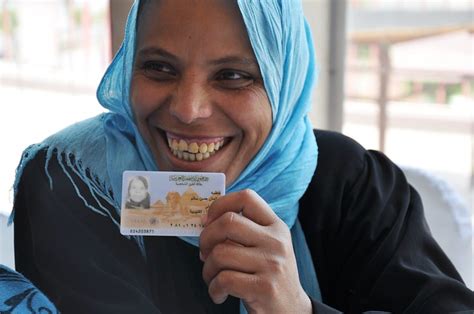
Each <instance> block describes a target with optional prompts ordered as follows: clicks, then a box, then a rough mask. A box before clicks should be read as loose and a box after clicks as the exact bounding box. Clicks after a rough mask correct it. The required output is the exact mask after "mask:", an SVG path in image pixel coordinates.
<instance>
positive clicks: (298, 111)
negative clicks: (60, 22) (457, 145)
mask: <svg viewBox="0 0 474 314" xmlns="http://www.w3.org/2000/svg"><path fill="white" fill-rule="evenodd" d="M137 22H139V23H138V24H137ZM125 34H126V35H125V39H124V42H123V45H122V47H121V49H120V51H119V52H118V53H117V55H116V57H115V59H114V61H113V62H112V64H111V65H110V67H109V69H108V70H107V72H106V73H105V75H104V78H103V79H102V82H101V84H100V86H99V88H98V93H97V95H98V99H99V101H100V103H101V105H102V106H103V107H105V108H107V109H108V110H109V112H107V113H105V114H103V115H100V116H97V117H94V118H91V119H89V120H86V121H83V122H80V123H78V124H75V125H73V126H71V127H69V128H67V129H65V130H63V131H61V132H59V133H57V134H54V135H53V136H51V137H49V138H48V139H46V140H45V141H44V142H42V143H40V144H37V145H33V146H31V147H29V148H28V149H27V150H26V151H25V152H24V154H23V158H22V161H21V163H20V166H19V168H18V172H17V179H16V184H15V186H16V188H15V216H14V220H15V253H16V262H17V265H16V266H17V270H18V271H19V272H21V273H22V274H23V275H25V277H26V278H28V279H29V280H31V281H32V282H33V283H34V284H35V285H36V286H38V287H39V289H41V290H42V291H43V292H44V293H45V294H46V295H47V296H48V297H49V298H50V299H51V301H52V302H53V303H54V305H55V306H56V307H57V308H58V309H59V310H61V311H62V312H66V313H69V312H71V313H76V312H77V313H246V312H250V313H339V312H338V310H342V311H344V312H347V313H361V312H364V311H371V310H382V311H391V312H417V313H418V312H426V313H432V312H435V311H438V312H449V311H453V310H460V311H461V310H468V309H472V308H474V304H473V300H474V298H473V293H472V291H470V290H469V289H467V288H466V287H465V285H464V284H463V282H462V280H461V278H460V277H459V274H458V273H457V272H456V270H455V269H454V267H453V266H452V264H451V263H450V261H449V260H448V259H447V258H446V256H445V255H444V254H443V252H442V251H441V250H440V248H439V246H438V245H437V244H436V242H435V241H434V240H433V238H432V237H431V235H430V233H429V230H428V227H427V226H426V223H425V221H424V216H423V208H422V205H421V201H420V198H419V196H418V194H417V193H416V191H415V190H414V189H413V188H412V187H411V186H409V185H408V183H407V181H406V179H405V177H404V175H403V173H402V172H401V171H400V169H399V168H397V167H396V166H395V165H394V164H393V163H392V162H391V161H390V160H388V159H387V158H386V157H385V156H384V155H383V154H381V153H378V152H374V151H366V150H365V149H363V148H362V147H361V146H360V145H358V144H357V143H355V142H354V141H352V140H350V139H348V138H346V137H344V136H342V135H338V134H335V133H331V132H325V131H314V130H313V129H312V126H311V124H310V122H309V118H308V111H309V106H310V104H309V100H310V91H311V89H312V86H313V83H314V80H315V77H316V72H315V59H314V51H313V43H312V39H311V34H310V32H309V30H308V27H307V24H306V22H305V19H304V17H303V15H302V9H301V5H300V4H299V3H298V2H297V1H293V0H269V1H257V0H255V1H251V0H238V1H230V0H229V1H222V0H199V1H192V2H191V1H189V0H160V1H146V2H143V3H140V2H139V1H137V2H136V3H135V4H134V6H133V7H132V10H131V12H130V15H129V19H128V22H127V26H126V32H125ZM316 140H317V141H316ZM316 166H317V167H316ZM125 170H146V171H155V170H167V171H190V172H193V171H199V172H210V171H212V172H221V173H224V174H225V175H226V195H222V196H219V198H217V199H216V200H214V201H213V203H212V204H211V205H210V207H209V209H208V214H207V216H204V217H202V224H203V225H204V228H203V230H202V233H201V235H200V237H199V238H197V237H152V236H133V237H128V236H123V235H121V234H120V231H119V226H120V223H119V221H120V213H121V204H120V201H121V200H122V191H125V192H124V193H128V195H127V196H125V197H124V199H125V200H127V201H129V202H130V206H131V207H132V206H137V208H144V207H145V205H148V202H149V200H148V199H147V196H149V195H148V194H147V193H148V192H149V190H148V189H153V187H151V186H148V183H147V181H146V179H144V180H141V179H140V178H139V177H135V178H134V179H132V180H131V181H129V182H127V184H129V185H128V186H126V187H128V189H122V173H123V172H124V171H125ZM147 191H148V192H147ZM174 196H176V197H173V201H176V199H177V197H178V196H179V195H174ZM161 205H163V203H162V204H161ZM161 208H163V206H161ZM135 209H136V208H135ZM132 210H133V209H132ZM0 282H1V281H0ZM21 282H22V283H25V282H26V280H22V281H21ZM0 288H1V286H0ZM31 289H33V288H31ZM1 291H2V290H1V289H0V292H1ZM5 291H7V290H5ZM8 291H17V290H8ZM28 291H34V290H28ZM35 293H36V292H35ZM11 300H15V302H20V301H22V300H25V301H24V302H25V303H28V299H27V298H26V297H25V296H23V295H21V294H17V295H13V296H12V295H9V296H8V295H7V296H5V295H2V294H1V293H0V303H2V302H4V304H6V305H10V306H11V304H12V301H11ZM47 305H48V306H49V305H50V304H49V303H48V304H47ZM0 306H1V304H0ZM0 310H2V308H0Z"/></svg>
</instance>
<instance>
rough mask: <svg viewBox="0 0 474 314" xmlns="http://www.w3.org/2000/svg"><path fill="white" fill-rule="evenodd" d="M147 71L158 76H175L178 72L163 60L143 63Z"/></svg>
mask: <svg viewBox="0 0 474 314" xmlns="http://www.w3.org/2000/svg"><path fill="white" fill-rule="evenodd" d="M143 69H144V70H145V72H146V73H147V74H149V75H152V76H157V77H158V78H162V77H169V76H174V75H175V74H176V73H175V71H174V69H173V67H171V66H170V65H168V64H166V63H162V62H154V61H153V62H152V61H150V62H145V63H144V64H143Z"/></svg>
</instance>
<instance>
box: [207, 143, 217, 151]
mask: <svg viewBox="0 0 474 314" xmlns="http://www.w3.org/2000/svg"><path fill="white" fill-rule="evenodd" d="M214 147H215V145H214V143H211V144H209V145H207V151H208V152H210V153H212V152H213V151H214Z"/></svg>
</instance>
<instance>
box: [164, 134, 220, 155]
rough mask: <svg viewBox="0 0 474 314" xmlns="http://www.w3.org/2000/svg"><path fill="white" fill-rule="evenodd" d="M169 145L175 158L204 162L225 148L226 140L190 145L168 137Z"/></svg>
mask: <svg viewBox="0 0 474 314" xmlns="http://www.w3.org/2000/svg"><path fill="white" fill-rule="evenodd" d="M168 145H169V147H170V149H171V152H172V153H173V155H174V156H176V157H178V158H179V159H183V160H186V161H202V160H205V159H207V158H209V157H211V156H212V155H214V154H215V153H216V152H217V151H218V150H219V149H221V148H222V147H223V146H224V140H220V141H218V142H214V143H201V144H199V143H197V142H193V143H188V142H186V140H184V139H176V138H170V137H168Z"/></svg>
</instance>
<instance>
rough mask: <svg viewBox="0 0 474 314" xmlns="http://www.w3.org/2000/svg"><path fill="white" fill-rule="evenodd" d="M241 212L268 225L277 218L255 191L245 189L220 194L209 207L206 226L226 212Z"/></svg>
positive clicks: (259, 222) (257, 221)
mask: <svg viewBox="0 0 474 314" xmlns="http://www.w3.org/2000/svg"><path fill="white" fill-rule="evenodd" d="M230 211H232V212H235V213H242V215H243V216H244V217H246V218H248V219H250V220H252V221H253V222H255V223H257V224H259V225H262V226H269V225H272V224H273V223H275V222H276V221H277V220H278V216H277V215H276V214H275V213H274V212H273V210H272V209H271V208H270V206H269V205H268V204H267V202H265V200H264V199H263V198H261V197H260V195H258V194H257V193H256V192H255V191H253V190H250V189H246V190H242V191H238V192H233V193H230V194H227V195H224V196H221V197H220V198H218V199H217V200H215V201H214V202H213V203H212V204H211V206H210V207H209V211H208V213H207V219H206V221H205V222H204V225H205V226H207V225H209V224H210V223H212V222H213V221H214V220H216V219H217V218H219V217H220V216H221V215H222V214H224V213H226V212H230Z"/></svg>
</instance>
